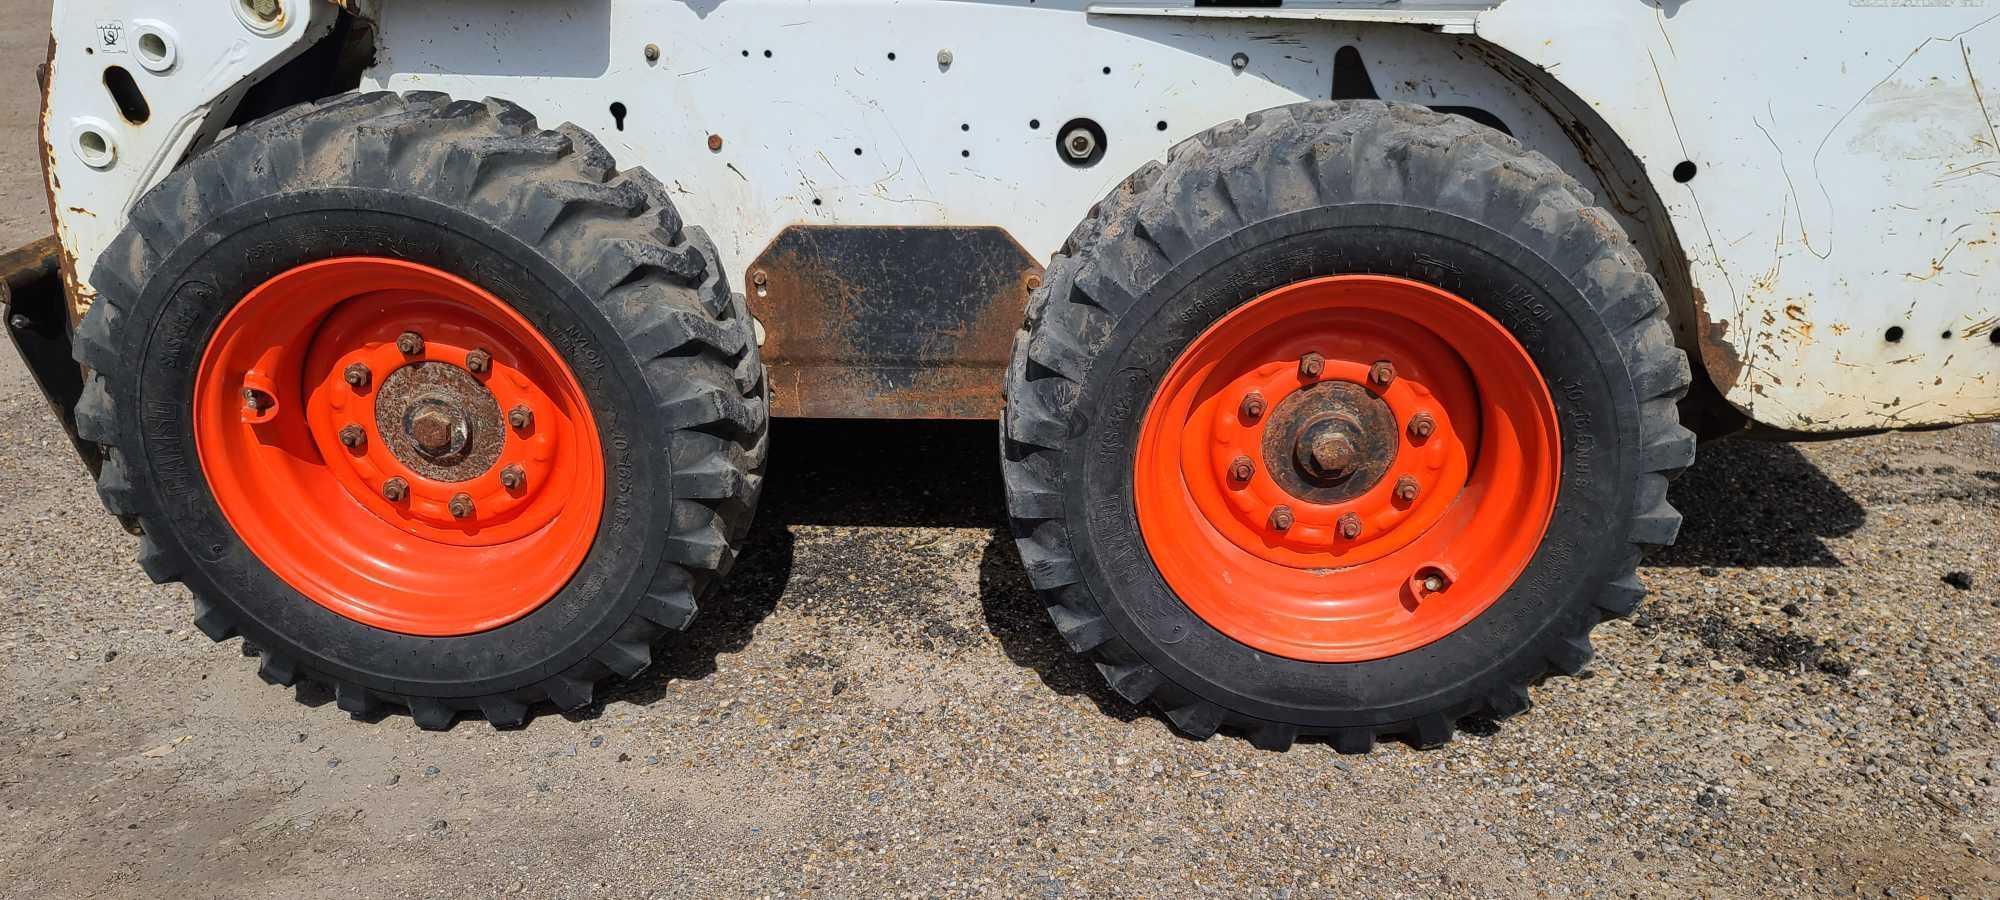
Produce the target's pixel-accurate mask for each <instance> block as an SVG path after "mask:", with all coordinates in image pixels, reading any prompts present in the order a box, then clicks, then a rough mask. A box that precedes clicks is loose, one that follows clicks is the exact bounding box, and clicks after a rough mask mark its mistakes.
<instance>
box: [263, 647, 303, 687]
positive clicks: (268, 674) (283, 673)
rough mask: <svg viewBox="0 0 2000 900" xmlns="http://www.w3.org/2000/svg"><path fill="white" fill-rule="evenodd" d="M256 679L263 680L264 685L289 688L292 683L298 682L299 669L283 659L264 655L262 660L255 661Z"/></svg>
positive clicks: (275, 655) (271, 654)
mask: <svg viewBox="0 0 2000 900" xmlns="http://www.w3.org/2000/svg"><path fill="white" fill-rule="evenodd" d="M257 677H259V678H262V679H264V683H265V684H275V685H282V686H284V687H291V686H292V683H293V682H296V681H298V680H299V669H298V666H297V665H295V664H293V662H292V661H291V660H289V659H286V658H285V657H282V656H279V655H277V654H275V653H264V654H262V658H260V659H259V660H257Z"/></svg>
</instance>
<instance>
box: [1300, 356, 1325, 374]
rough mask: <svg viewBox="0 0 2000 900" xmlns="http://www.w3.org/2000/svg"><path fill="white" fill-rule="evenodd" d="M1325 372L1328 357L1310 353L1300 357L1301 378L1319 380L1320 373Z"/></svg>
mask: <svg viewBox="0 0 2000 900" xmlns="http://www.w3.org/2000/svg"><path fill="white" fill-rule="evenodd" d="M1324 371H1326V357H1324V356H1321V355H1319V354H1317V353H1308V354H1306V355H1304V356H1301V357H1299V377H1300V378H1318V377H1319V373H1321V372H1324Z"/></svg>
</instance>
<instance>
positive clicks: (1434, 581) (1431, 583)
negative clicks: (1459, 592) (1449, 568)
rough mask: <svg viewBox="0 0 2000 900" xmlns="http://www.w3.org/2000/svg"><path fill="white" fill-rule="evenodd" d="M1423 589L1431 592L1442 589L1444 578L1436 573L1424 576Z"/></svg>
mask: <svg viewBox="0 0 2000 900" xmlns="http://www.w3.org/2000/svg"><path fill="white" fill-rule="evenodd" d="M1424 590H1425V591H1428V592H1430V593H1433V594H1435V593H1437V592H1438V591H1441V590H1444V579H1443V578H1440V577H1438V576H1436V575H1429V576H1425V578H1424Z"/></svg>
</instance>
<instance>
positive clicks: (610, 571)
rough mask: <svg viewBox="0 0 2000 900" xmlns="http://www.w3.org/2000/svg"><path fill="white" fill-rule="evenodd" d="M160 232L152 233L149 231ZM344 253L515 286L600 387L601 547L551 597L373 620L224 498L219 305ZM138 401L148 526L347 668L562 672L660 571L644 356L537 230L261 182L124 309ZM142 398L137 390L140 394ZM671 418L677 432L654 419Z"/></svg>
mask: <svg viewBox="0 0 2000 900" xmlns="http://www.w3.org/2000/svg"><path fill="white" fill-rule="evenodd" d="M148 237H149V238H151V237H152V235H149V236H148ZM338 256H385V257H393V258H399V259H404V260H408V261H411V262H417V263H422V264H425V265H429V266H433V267H435V268H438V269H440V270H443V271H446V272H450V273H452V274H454V275H457V276H459V277H462V278H465V279H466V280H468V281H471V282H472V283H474V284H476V285H478V286H479V287H481V288H483V289H485V290H487V291H488V292H490V293H492V294H493V295H494V296H497V297H500V298H501V299H502V300H504V301H506V302H507V303H508V304H509V305H510V306H511V307H512V308H513V309H514V310H515V311H517V312H519V313H520V314H521V315H522V316H523V317H524V318H525V319H527V320H528V322H529V323H530V324H532V325H533V326H534V327H535V328H536V330H537V331H539V332H540V333H541V335H542V336H543V337H544V338H545V339H546V340H547V341H548V342H549V344H550V345H551V346H553V347H554V348H555V350H556V352H557V354H558V356H559V357H560V358H561V359H562V360H563V362H564V363H565V364H566V365H567V366H568V367H569V370H570V372H571V373H572V374H573V375H574V377H575V378H576V380H577V382H578V384H579V385H580V386H581V387H582V389H583V394H584V396H585V397H586V399H587V401H588V402H589V403H590V404H591V415H592V418H593V419H594V421H595V424H596V427H597V432H598V441H599V444H600V445H601V447H602V449H603V454H604V455H603V469H604V476H605V478H606V484H605V491H604V494H605V500H604V508H603V510H602V514H601V517H600V520H599V526H598V530H597V533H596V536H595V538H594V540H593V544H592V546H591V550H590V552H589V554H588V555H587V556H586V557H585V559H584V560H583V562H582V563H581V564H580V566H579V567H578V569H577V571H576V573H575V575H574V576H573V577H572V578H571V579H570V581H569V582H568V584H566V585H565V586H564V587H563V588H562V590H560V591H559V592H557V594H556V595H555V596H554V597H552V598H550V599H549V600H548V602H546V603H544V604H543V605H541V606H540V607H537V608H536V609H535V610H533V611H532V612H530V613H528V614H527V615H525V616H523V617H521V618H520V619H517V620H515V621H513V622H510V623H508V624H506V625H503V626H500V627H498V628H494V629H491V630H488V631H484V632H480V633H476V634H471V635H463V636H455V637H422V636H415V635H407V634H401V633H397V632H392V631H387V630H384V629H379V628H374V627H371V626H368V625H364V624H362V623H360V622H356V621H354V620H351V619H348V618H346V617H344V616H341V615H339V614H337V613H334V612H332V611H331V610H328V609H326V608H325V607H322V606H320V605H319V604H318V603H315V602H313V601H312V600H311V599H309V598H307V597H306V596H305V595H303V594H301V593H300V592H299V591H297V590H296V589H294V588H292V587H291V586H290V585H289V584H287V583H285V582H284V581H283V580H282V579H280V578H279V577H278V576H277V575H276V574H274V573H273V572H272V571H271V570H270V569H269V568H268V567H266V566H265V565H264V564H263V563H262V562H261V561H259V560H258V559H257V557H256V556H255V555H254V554H253V553H251V551H250V550H249V548H248V547H247V546H245V545H244V544H243V542H242V540H241V539H240V538H238V537H237V535H236V533H235V530H234V529H233V528H232V527H231V526H230V525H229V523H228V520H227V519H226V518H225V517H224V516H223V514H222V511H221V509H220V507H219V506H218V505H217V504H216V501H215V498H214V495H213V493H212V492H211V490H210V489H209V486H208V483H207V480H206V478H205V477H204V476H203V473H202V470H201V465H200V457H199V453H198V450H197V447H196V444H195V438H194V434H195V428H194V419H193V403H192V398H193V396H194V385H195V378H196V373H197V371H198V370H199V367H200V362H201V360H202V357H203V353H204V352H205V351H206V349H207V346H208V342H209V339H210V337H211V336H212V335H213V334H214V331H215V329H216V326H217V325H218V324H219V323H220V322H221V320H222V318H223V317H224V316H225V315H226V314H227V313H228V312H229V310H230V309H232V308H233V307H234V306H235V304H236V303H237V302H238V301H240V300H241V298H242V297H243V296H245V295H246V294H248V293H249V292H250V290H251V289H252V288H254V287H256V286H257V285H259V284H261V283H263V282H264V281H265V280H267V279H269V278H271V277H273V276H275V275H277V274H279V273H281V272H284V271H286V270H288V269H290V268H293V267H295V266H298V265H301V264H304V263H308V262H313V261H317V260H321V259H326V258H330V257H338ZM125 314H126V315H128V316H131V317H132V318H133V320H134V322H135V323H137V324H138V325H139V326H140V327H136V328H130V329H128V330H127V331H126V334H127V335H128V338H127V340H128V341H130V342H131V343H130V344H129V345H128V346H127V347H126V348H125V349H126V351H127V353H128V356H127V358H128V359H134V360H136V361H137V367H138V373H139V374H138V377H137V378H136V379H121V380H120V382H121V384H120V386H121V387H122V388H123V389H124V390H125V391H126V392H128V393H129V394H131V395H132V396H129V397H120V398H117V400H118V402H119V404H120V408H125V409H136V410H139V411H140V413H139V417H138V427H137V428H136V429H125V430H123V432H122V434H121V440H120V449H121V451H123V453H124V455H125V457H126V459H127V460H130V461H132V462H131V465H133V466H135V467H137V468H138V469H139V470H140V471H142V472H143V477H141V478H139V479H137V482H138V484H139V485H141V487H142V489H144V490H148V491H151V492H153V493H154V494H155V496H154V498H153V501H154V502H152V503H151V504H150V508H152V509H155V510H158V515H159V516H160V517H161V518H163V519H164V520H165V524H166V526H167V527H165V528H163V529H155V531H154V533H152V534H151V538H152V539H153V540H154V541H155V542H156V543H157V544H159V546H160V547H161V548H162V550H163V552H167V553H173V554H180V555H181V556H183V557H185V558H187V559H189V560H190V561H192V562H193V563H194V564H192V565H186V566H182V567H181V569H182V570H183V571H184V573H185V578H186V581H187V583H188V586H189V588H190V589H191V590H193V591H194V592H195V594H196V595H198V596H201V597H203V598H206V599H208V600H209V601H210V602H211V603H214V604H217V605H220V606H222V607H224V608H225V609H226V610H227V611H229V612H230V613H231V614H232V618H233V619H234V620H235V621H236V622H237V623H238V624H239V627H240V628H241V630H242V631H243V633H244V636H245V638H246V639H247V640H249V641H251V642H253V643H256V644H258V645H260V646H263V647H265V648H267V649H270V650H275V651H277V652H279V653H281V654H283V655H285V656H288V657H290V658H291V659H294V660H298V661H299V662H300V663H301V664H302V665H304V666H306V667H307V668H310V669H313V670H315V671H318V672H321V673H323V674H325V675H329V676H332V677H334V678H337V679H340V680H342V681H349V682H355V683H359V684H361V685H364V686H366V687H369V688H372V689H374V690H377V691H382V692H385V693H390V694H402V695H418V696H464V697H473V696H483V695H490V694H497V693H504V692H506V691H509V690H513V689H516V688H520V687H525V686H527V685H530V684H534V683H536V682H539V681H541V680H543V679H545V678H548V677H549V676H551V675H554V674H556V673H559V672H562V671H564V670H566V669H567V668H569V667H570V666H571V665H573V664H575V663H576V662H578V661H579V660H581V659H583V658H584V657H585V656H587V655H588V654H589V653H590V652H591V651H592V650H594V649H595V648H597V647H598V646H600V645H602V644H603V643H605V642H606V641H607V640H609V639H610V638H611V637H612V635H613V634H614V633H615V632H616V631H617V630H618V629H619V627H620V626H621V625H622V624H623V623H624V622H625V621H626V620H627V619H629V618H630V617H631V616H632V613H633V610H634V607H635V606H636V604H637V603H638V601H639V598H640V596H641V595H642V594H643V593H644V591H645V589H646V587H647V586H648V585H649V584H650V582H651V581H652V579H653V576H654V571H655V569H656V568H657V567H658V565H659V560H660V559H661V557H662V549H663V544H664V542H665V540H666V536H667V535H668V533H669V532H670V527H669V525H670V517H671V511H672V508H673V503H672V498H671V496H670V489H669V486H670V483H671V482H670V476H671V473H670V472H669V471H668V463H667V459H666V455H665V454H664V453H657V452H646V450H647V448H658V447H664V446H667V445H668V444H667V439H668V438H667V435H666V434H665V433H664V432H663V429H662V427H661V426H660V425H659V424H658V422H657V421H656V417H648V416H646V415H644V411H645V410H647V409H649V408H650V407H651V406H652V400H651V397H650V391H649V390H648V388H647V386H646V382H645V380H644V378H643V376H642V375H641V373H640V371H639V369H638V366H637V363H636V361H635V360H633V359H632V357H631V355H630V354H629V353H628V352H624V351H623V350H622V349H614V348H622V347H623V344H622V343H621V342H620V340H619V338H618V335H617V333H616V331H615V330H614V329H613V327H612V325H611V323H609V322H608V321H606V320H605V318H604V316H603V314H602V313H601V312H600V311H599V310H598V309H597V307H596V306H595V304H594V303H593V302H592V298H591V297H590V296H589V295H588V294H587V293H586V292H585V291H584V290H583V288H582V287H581V286H579V285H578V284H577V283H576V282H575V281H574V280H573V279H572V278H571V277H569V276H567V275H565V274H564V273H563V272H562V271H561V269H560V268H559V267H558V266H557V265H556V264H555V263H554V262H552V261H551V260H549V259H547V258H546V257H544V256H543V254H542V253H541V252H540V251H538V250H537V249H536V248H534V247H533V246H530V245H527V244H524V243H522V242H520V241H518V240H516V239H514V238H512V237H510V236H508V235H506V234H505V233H503V232H501V231H499V230H497V229H495V228H493V227H492V226H490V225H487V224H486V223H484V222H482V221H480V220H479V219H478V218H477V217H475V216H473V215H471V214H469V213H467V212H465V211H463V210H460V209H457V208H455V207H452V206H449V205H446V204H442V203H439V202H436V201H433V200H430V199H427V198H424V197H422V196H418V195H412V194H407V193H399V192H393V191H386V190H374V189H368V188H358V187H334V188H323V189H314V190H307V191H298V192H291V193H286V194H281V195H276V196H272V197H266V198H261V199H258V200H255V201H252V202H249V203H246V204H244V205H241V206H238V207H235V208H233V209H230V210H228V211H226V212H224V213H222V214H220V215H218V216H216V217H214V218H213V219H212V220H210V221H207V222H204V223H201V225H200V227H199V229H198V230H196V231H195V232H194V233H193V234H192V235H191V236H190V237H188V238H187V239H186V240H184V241H182V242H181V243H180V244H179V246H177V247H175V248H174V249H172V250H171V251H170V252H169V253H168V254H167V255H166V256H165V257H164V258H163V259H162V260H161V261H160V263H159V264H158V265H157V266H156V267H155V268H154V269H153V271H152V272H151V273H150V275H149V277H148V278H147V279H146V281H145V283H144V284H143V286H142V287H141V290H140V293H139V296H138V300H137V301H136V302H135V303H134V304H133V306H132V309H131V310H129V311H128V312H126V313H125ZM128 403H129V404H130V405H125V404H128ZM656 431H660V432H662V433H655V432H656Z"/></svg>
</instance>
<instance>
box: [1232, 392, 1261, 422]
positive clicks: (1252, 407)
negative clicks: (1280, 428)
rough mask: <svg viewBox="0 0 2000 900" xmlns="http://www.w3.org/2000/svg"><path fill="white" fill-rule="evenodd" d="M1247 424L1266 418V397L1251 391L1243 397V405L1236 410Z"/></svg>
mask: <svg viewBox="0 0 2000 900" xmlns="http://www.w3.org/2000/svg"><path fill="white" fill-rule="evenodd" d="M1236 411H1237V412H1238V413H1241V414H1242V417H1243V420H1244V421H1246V422H1250V421H1255V420H1257V419H1261V418H1263V417H1264V395H1263V394H1260V393H1257V392H1256V391H1251V392H1250V393H1248V394H1244V395H1243V405H1242V406H1241V407H1239V408H1238V409H1237V410H1236Z"/></svg>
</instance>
